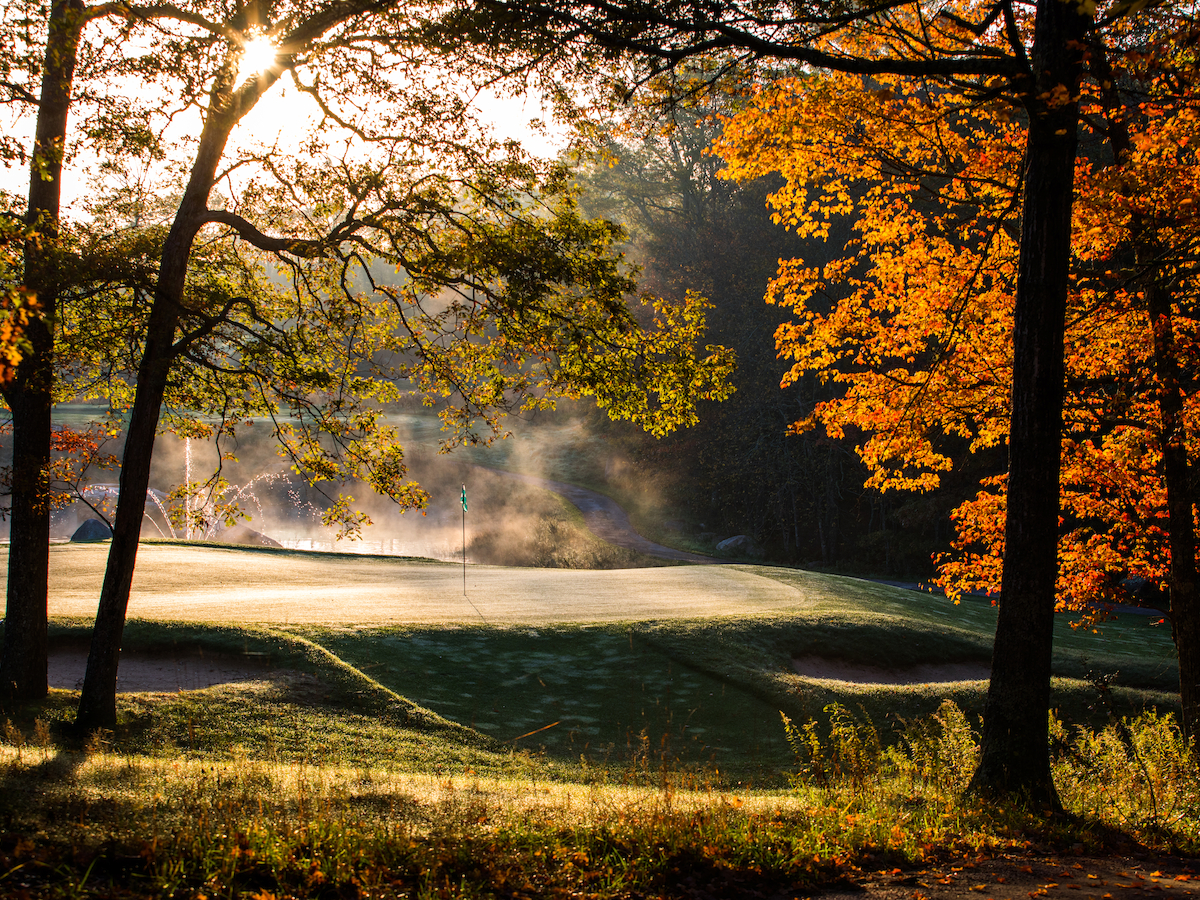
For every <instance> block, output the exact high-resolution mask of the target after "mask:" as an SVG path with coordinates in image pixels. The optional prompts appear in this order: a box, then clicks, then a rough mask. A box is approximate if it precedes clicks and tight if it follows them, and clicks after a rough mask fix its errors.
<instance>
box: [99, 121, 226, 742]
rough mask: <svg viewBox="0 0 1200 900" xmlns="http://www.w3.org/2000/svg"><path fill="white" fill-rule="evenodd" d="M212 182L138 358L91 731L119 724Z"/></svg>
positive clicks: (191, 190)
mask: <svg viewBox="0 0 1200 900" xmlns="http://www.w3.org/2000/svg"><path fill="white" fill-rule="evenodd" d="M222 146H223V142H222ZM202 149H203V145H202ZM219 158H220V154H219V152H218V153H217V155H216V159H214V160H212V167H213V168H214V169H215V166H216V160H217V159H219ZM198 167H199V162H198V163H197V168H198ZM206 174H207V180H206ZM200 184H202V185H203V186H204V190H203V192H201V191H200V190H198V189H196V186H197V185H200ZM211 184H212V177H211V173H204V172H199V173H197V171H196V169H193V174H192V182H191V183H190V184H189V187H188V190H187V192H185V194H184V199H183V202H182V203H181V205H180V211H179V214H178V215H177V217H176V219H175V224H174V226H173V227H172V229H171V232H170V234H168V236H167V240H166V243H165V244H164V247H163V257H162V261H161V263H160V265H159V276H158V286H157V288H156V290H155V294H154V302H153V306H152V308H151V311H150V318H149V321H148V323H147V327H146V344H145V350H144V352H143V354H142V361H141V364H140V365H139V366H138V377H137V391H136V393H135V394H134V401H133V409H132V412H131V414H130V419H129V429H128V432H127V435H126V438H125V451H124V454H123V455H122V457H121V479H120V494H119V499H118V502H117V514H116V516H115V517H114V520H113V537H112V544H111V546H110V547H109V551H108V566H107V568H106V569H105V571H104V582H103V584H102V586H101V588H100V603H99V607H98V608H97V610H96V625H95V629H94V630H93V632H92V643H91V649H90V651H89V653H88V662H87V671H86V672H85V674H84V679H83V692H82V694H81V695H80V698H79V709H78V712H77V713H76V716H75V725H76V727H77V728H79V729H81V730H83V731H91V730H94V729H97V728H112V727H113V726H114V725H115V724H116V719H117V664H118V662H119V658H120V653H121V637H122V635H123V634H124V631H125V613H126V610H127V609H128V607H129V590H130V587H131V586H132V584H133V570H134V564H135V563H136V561H137V549H138V539H139V538H140V536H141V531H142V519H143V517H144V516H145V512H146V491H147V489H148V488H149V486H150V462H151V459H152V457H153V455H154V438H155V433H156V432H157V430H158V418H159V413H160V412H161V411H162V403H163V396H164V394H165V392H166V387H167V377H168V375H169V374H170V370H171V364H172V362H173V361H174V359H175V356H176V352H175V349H174V346H173V343H174V338H175V327H176V325H177V324H178V323H179V312H180V301H181V299H182V297H183V286H184V281H185V279H186V275H187V265H188V257H189V256H190V254H191V248H192V241H193V240H194V239H195V236H196V234H197V232H198V231H199V228H200V223H201V222H202V218H201V213H202V212H203V211H204V209H205V205H204V204H205V200H206V199H207V197H208V188H210V187H211Z"/></svg>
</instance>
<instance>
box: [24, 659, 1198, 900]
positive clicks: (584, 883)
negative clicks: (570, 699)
mask: <svg viewBox="0 0 1200 900" xmlns="http://www.w3.org/2000/svg"><path fill="white" fill-rule="evenodd" d="M73 699H74V695H73V694H71V693H69V692H65V691H55V692H53V694H52V696H51V698H50V701H49V702H48V703H47V704H46V705H44V706H43V707H41V708H40V709H37V710H30V711H29V715H30V716H34V718H33V719H32V720H31V721H30V720H28V719H26V720H21V721H19V722H18V723H15V724H14V723H11V722H10V723H8V724H7V727H6V729H5V735H4V746H3V747H0V778H2V779H3V781H2V784H3V788H4V790H3V791H2V792H0V817H2V820H3V833H2V834H0V894H3V895H5V896H14V897H17V896H20V897H29V898H37V900H41V898H51V897H107V896H122V897H125V896H128V897H172V898H175V897H179V898H184V897H188V898H199V897H206V898H207V897H213V898H215V897H231V898H233V897H248V898H257V900H269V898H276V900H280V898H285V897H297V898H302V897H303V898H307V897H360V898H366V897H433V896H439V897H456V896H464V897H475V896H487V897H491V896H502V897H517V896H544V897H552V896H567V895H571V896H594V897H647V896H729V897H734V896H744V895H746V894H748V893H753V892H761V893H765V894H767V895H770V894H774V893H780V892H788V891H801V890H804V889H806V888H812V887H816V886H821V885H829V884H832V883H837V882H841V881H846V880H850V881H854V880H856V879H861V878H862V877H863V873H864V872H866V871H868V870H879V869H884V870H886V869H890V868H892V867H902V868H907V867H911V866H916V865H928V864H929V863H930V862H931V861H935V860H938V859H946V858H951V859H953V858H959V859H966V858H979V857H980V856H981V855H983V856H986V855H989V854H995V853H1003V852H1013V851H1017V852H1020V851H1022V850H1023V849H1025V850H1027V849H1028V848H1029V847H1030V846H1031V845H1034V844H1036V845H1037V846H1040V847H1050V848H1057V849H1058V850H1060V851H1061V852H1066V853H1074V854H1080V853H1093V854H1094V853H1103V852H1108V851H1112V850H1114V849H1125V850H1128V849H1129V848H1130V845H1131V844H1130V842H1131V841H1138V842H1141V844H1142V845H1143V846H1148V847H1151V848H1154V849H1158V850H1163V851H1172V852H1183V853H1195V852H1196V851H1197V850H1198V849H1200V840H1198V838H1197V836H1198V835H1200V777H1198V775H1197V770H1196V767H1195V765H1194V763H1193V762H1192V760H1191V759H1190V758H1189V757H1188V754H1187V749H1186V747H1185V745H1184V743H1183V741H1182V739H1181V737H1180V735H1179V732H1178V729H1177V728H1176V726H1175V724H1174V722H1173V720H1172V719H1171V718H1170V717H1169V716H1158V715H1157V714H1153V713H1149V714H1146V715H1143V716H1141V717H1138V718H1135V719H1124V720H1118V721H1114V722H1111V723H1110V724H1109V725H1108V726H1107V727H1105V728H1104V729H1101V730H1099V731H1094V730H1092V729H1074V728H1070V727H1068V726H1065V725H1063V724H1062V723H1058V722H1055V724H1054V734H1055V758H1056V762H1055V775H1056V780H1057V783H1058V785H1059V789H1060V792H1061V794H1062V798H1063V801H1064V804H1065V805H1066V806H1067V808H1068V810H1069V811H1070V812H1072V813H1074V814H1075V815H1074V816H1073V817H1058V818H1051V819H1049V820H1046V819H1044V818H1042V817H1041V816H1039V815H1030V814H1029V813H1028V812H1027V811H1025V810H1022V809H1020V808H1016V807H1011V808H996V807H991V806H981V805H978V804H973V803H971V802H969V801H968V802H965V803H963V802H960V800H959V797H960V794H961V791H962V789H963V787H964V786H965V784H966V781H967V779H968V778H969V775H970V772H971V770H972V768H973V766H974V762H975V754H976V753H977V742H976V735H975V733H974V731H973V726H972V723H971V721H970V720H969V718H968V717H967V716H966V715H964V714H963V713H962V712H961V711H960V710H959V709H958V707H956V706H955V705H954V704H953V703H952V702H949V701H948V702H946V703H944V704H943V705H942V707H941V709H939V711H938V712H937V714H936V715H934V716H933V717H931V718H928V719H924V720H921V721H918V722H914V723H912V724H911V725H910V726H909V728H908V729H907V731H906V732H905V733H904V734H903V736H902V739H901V740H900V741H899V742H897V743H893V744H891V745H890V746H885V742H883V741H881V740H880V736H879V733H878V732H877V730H876V729H875V728H874V726H873V725H872V724H871V723H870V722H868V721H865V720H864V719H862V718H861V717H855V716H854V715H853V714H851V713H850V712H849V711H847V710H846V709H845V708H844V707H840V706H837V705H831V706H830V707H829V708H828V709H827V710H826V711H825V712H824V714H822V715H821V716H818V717H816V718H814V719H812V720H809V721H806V722H800V723H791V722H787V721H785V722H784V723H781V725H780V728H781V730H786V733H787V735H788V738H789V740H790V742H791V744H792V747H793V749H794V750H795V753H796V763H795V767H794V773H795V774H794V777H793V784H792V786H791V787H790V788H788V789H778V790H744V789H741V788H739V787H737V786H736V785H728V784H722V783H721V780H720V778H719V776H718V775H717V773H705V772H703V771H696V770H688V771H678V770H675V769H673V768H671V767H670V766H668V765H663V766H661V767H653V766H646V765H629V766H620V767H618V766H611V767H607V768H596V767H590V766H586V765H582V764H577V763H573V762H571V761H568V760H553V759H547V758H545V757H540V756H531V755H529V754H526V753H519V752H515V751H513V750H511V749H508V750H505V749H500V748H497V747H488V746H482V745H480V743H479V742H474V743H471V742H463V741H461V740H460V739H459V737H460V736H459V735H458V734H456V733H453V732H451V731H447V730H445V729H443V730H440V731H438V730H436V729H435V730H432V731H431V730H428V729H427V728H425V727H423V726H421V727H406V726H402V725H398V724H396V723H394V722H388V721H384V720H383V719H380V718H376V717H372V716H369V715H365V714H363V713H362V712H355V713H347V712H344V711H343V710H341V708H340V706H339V705H338V704H337V703H330V702H328V701H329V700H330V699H336V698H330V697H328V696H325V697H321V696H317V695H314V694H312V693H310V692H307V688H306V686H305V685H304V684H299V685H298V684H296V683H282V684H269V683H263V684H259V685H252V686H246V687H242V688H222V689H211V690H208V691H201V692H195V693H194V694H191V695H185V694H174V695H172V694H155V695H130V696H127V697H125V698H124V700H123V710H122V715H123V720H124V725H123V726H122V728H121V730H120V732H119V733H118V734H116V735H93V736H92V737H91V738H90V739H89V740H88V741H86V742H85V743H83V744H82V745H81V744H77V743H72V741H71V740H70V739H69V738H67V737H66V736H65V735H64V733H63V729H62V723H63V722H64V721H65V720H66V717H67V715H68V713H69V709H70V706H71V703H72V701H73ZM251 719H255V720H256V721H251ZM263 723H267V725H265V726H264V724H263ZM264 727H266V728H267V733H265V734H264V732H263V730H262V729H263V728H264ZM271 728H274V731H273V732H271V731H270V729H271ZM250 737H253V738H254V739H255V740H257V741H259V743H258V744H255V745H251V744H250V743H249V742H248V738H250ZM707 774H711V775H712V776H713V777H712V778H706V775H707ZM1097 774H1099V775H1100V777H1099V778H1097V777H1096V775H1097ZM1118 833H1119V834H1120V835H1124V837H1120V836H1116V835H1118ZM1121 841H1125V842H1126V846H1124V847H1123V848H1122V847H1121V846H1120V842H1121Z"/></svg>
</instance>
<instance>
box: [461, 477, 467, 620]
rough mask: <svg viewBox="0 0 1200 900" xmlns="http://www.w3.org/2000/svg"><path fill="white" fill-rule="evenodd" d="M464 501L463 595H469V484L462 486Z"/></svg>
mask: <svg viewBox="0 0 1200 900" xmlns="http://www.w3.org/2000/svg"><path fill="white" fill-rule="evenodd" d="M462 495H463V497H464V502H463V526H462V548H463V596H464V597H465V596H467V504H466V502H465V498H466V496H467V486H466V485H465V484H464V485H463V488H462Z"/></svg>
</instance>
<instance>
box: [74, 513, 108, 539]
mask: <svg viewBox="0 0 1200 900" xmlns="http://www.w3.org/2000/svg"><path fill="white" fill-rule="evenodd" d="M111 537H112V529H111V528H109V527H108V525H107V524H105V522H104V520H102V519H88V520H87V521H85V522H84V523H83V524H82V525H80V526H79V527H78V528H76V529H75V533H74V534H72V535H71V540H72V541H74V542H75V543H77V544H87V543H93V542H95V541H107V540H108V539H109V538H111Z"/></svg>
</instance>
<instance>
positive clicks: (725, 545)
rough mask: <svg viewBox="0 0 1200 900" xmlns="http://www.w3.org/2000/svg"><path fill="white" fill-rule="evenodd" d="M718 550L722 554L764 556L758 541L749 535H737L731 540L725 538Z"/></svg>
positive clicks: (718, 545)
mask: <svg viewBox="0 0 1200 900" xmlns="http://www.w3.org/2000/svg"><path fill="white" fill-rule="evenodd" d="M717 550H718V551H720V552H721V553H732V554H737V555H739V556H762V555H763V549H762V547H760V546H759V545H758V541H756V540H754V538H752V537H750V536H749V535H747V534H736V535H734V536H733V537H731V538H725V540H723V541H721V543H719V544H717Z"/></svg>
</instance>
